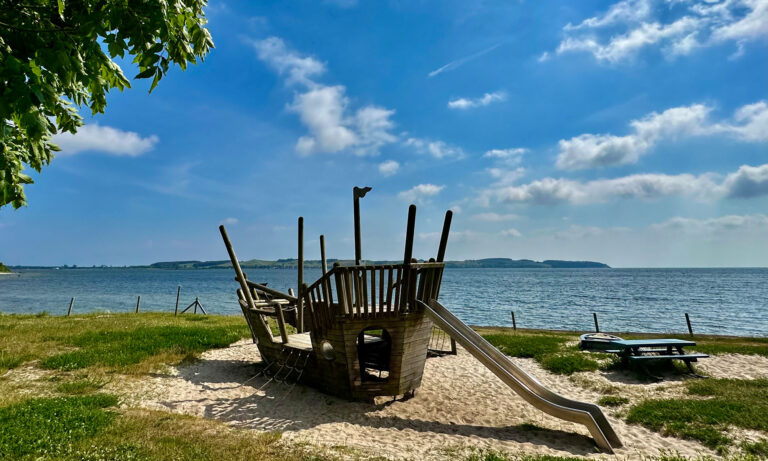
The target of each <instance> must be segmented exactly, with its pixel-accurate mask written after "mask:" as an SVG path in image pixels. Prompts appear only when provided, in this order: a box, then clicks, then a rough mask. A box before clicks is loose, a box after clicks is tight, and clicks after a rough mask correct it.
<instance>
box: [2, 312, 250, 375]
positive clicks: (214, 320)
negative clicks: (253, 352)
mask: <svg viewBox="0 0 768 461" xmlns="http://www.w3.org/2000/svg"><path fill="white" fill-rule="evenodd" d="M192 319H194V320H192ZM198 319H199V320H198ZM160 327H177V328H181V329H186V328H205V329H208V328H223V329H225V330H227V331H228V332H232V333H233V334H234V335H236V336H237V337H238V339H239V338H247V337H250V332H249V331H248V326H247V324H246V322H245V319H243V317H242V315H238V316H222V315H206V316H188V315H179V316H174V315H173V313H167V314H166V313H157V312H144V313H140V314H108V313H93V314H84V315H73V316H71V317H65V316H50V315H43V316H39V315H18V314H0V332H2V333H0V351H2V352H0V354H2V355H3V356H4V357H6V358H5V359H2V360H9V363H11V364H13V363H17V362H18V360H19V358H21V359H22V360H23V361H33V360H44V359H47V358H49V357H51V356H54V355H60V354H62V353H67V352H73V348H74V347H76V346H77V345H76V344H74V342H76V341H79V338H81V337H83V336H84V335H88V334H102V333H103V334H105V335H110V334H113V333H117V332H122V333H125V334H131V332H134V331H136V330H138V329H146V328H149V329H152V328H160ZM149 331H152V330H149ZM183 357H184V355H181V356H178V355H177V356H173V357H171V356H168V357H159V358H158V359H157V360H159V361H162V360H164V359H172V360H177V361H178V360H179V359H181V358H183ZM132 368H133V370H132V371H134V372H137V371H146V370H141V368H142V367H139V366H133V367H132Z"/></svg>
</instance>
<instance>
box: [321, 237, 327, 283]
mask: <svg viewBox="0 0 768 461" xmlns="http://www.w3.org/2000/svg"><path fill="white" fill-rule="evenodd" d="M320 259H321V260H322V262H323V277H325V274H327V273H328V262H327V261H326V260H325V236H324V235H321V236H320Z"/></svg>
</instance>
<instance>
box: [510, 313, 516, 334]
mask: <svg viewBox="0 0 768 461" xmlns="http://www.w3.org/2000/svg"><path fill="white" fill-rule="evenodd" d="M510 314H512V329H513V330H517V321H515V311H511V312H510Z"/></svg>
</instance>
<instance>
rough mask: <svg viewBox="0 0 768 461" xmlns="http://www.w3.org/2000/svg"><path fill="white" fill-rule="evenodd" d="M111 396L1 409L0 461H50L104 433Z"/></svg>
mask: <svg viewBox="0 0 768 461" xmlns="http://www.w3.org/2000/svg"><path fill="white" fill-rule="evenodd" d="M115 405H117V397H115V396H113V395H105V394H101V395H89V396H83V397H60V398H41V399H32V400H27V401H25V402H21V403H17V404H13V405H9V406H6V407H2V408H0V427H2V428H3V429H2V430H0V459H20V458H23V457H25V456H29V455H36V457H37V456H40V455H44V456H46V457H50V458H56V457H60V456H61V455H63V454H66V453H67V451H68V450H69V448H70V447H71V445H72V444H73V443H75V442H77V441H79V440H82V439H85V438H89V437H93V436H95V435H96V434H98V433H99V432H101V431H103V430H104V428H106V427H107V426H108V425H109V424H110V423H111V422H112V420H113V419H114V416H115V413H114V412H112V411H109V410H107V408H109V407H113V406H115Z"/></svg>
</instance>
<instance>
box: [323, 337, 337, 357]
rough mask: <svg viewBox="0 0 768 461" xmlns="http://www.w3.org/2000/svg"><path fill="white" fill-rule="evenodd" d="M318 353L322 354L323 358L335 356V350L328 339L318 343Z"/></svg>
mask: <svg viewBox="0 0 768 461" xmlns="http://www.w3.org/2000/svg"><path fill="white" fill-rule="evenodd" d="M320 353H321V354H323V358H324V359H325V360H333V359H335V358H336V351H334V350H333V346H332V345H331V343H330V342H329V341H323V342H322V344H320Z"/></svg>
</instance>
